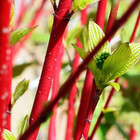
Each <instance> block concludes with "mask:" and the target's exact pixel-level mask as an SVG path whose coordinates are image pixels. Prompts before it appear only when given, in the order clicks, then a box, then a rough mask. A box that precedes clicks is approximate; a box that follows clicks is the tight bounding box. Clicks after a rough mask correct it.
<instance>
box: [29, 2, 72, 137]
mask: <svg viewBox="0 0 140 140" xmlns="http://www.w3.org/2000/svg"><path fill="white" fill-rule="evenodd" d="M71 5H72V0H61V1H60V3H59V7H58V9H57V11H56V13H55V16H54V24H53V28H52V33H51V37H50V41H49V45H48V49H47V53H46V57H45V62H44V66H43V70H42V74H41V78H40V82H39V86H38V89H37V93H36V97H35V101H34V104H33V108H32V112H31V117H30V125H32V124H33V123H34V122H35V121H36V119H37V118H38V116H39V114H40V113H41V111H42V109H43V103H44V102H46V101H47V99H48V95H49V92H50V88H51V84H52V80H53V79H54V72H55V69H56V68H55V66H56V64H57V59H58V54H59V52H60V44H61V43H62V38H63V34H64V31H65V29H66V27H67V24H68V21H67V20H66V18H67V16H68V15H67V14H68V12H70V10H71ZM40 93H41V94H40ZM38 131H39V127H38V129H36V131H34V133H32V135H31V136H30V139H32V140H35V139H36V137H37V134H38Z"/></svg>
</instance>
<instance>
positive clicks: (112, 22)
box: [106, 0, 120, 41]
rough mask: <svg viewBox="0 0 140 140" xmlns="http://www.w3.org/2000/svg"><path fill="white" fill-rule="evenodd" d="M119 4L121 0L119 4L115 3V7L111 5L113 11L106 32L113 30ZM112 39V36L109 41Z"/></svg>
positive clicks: (118, 2)
mask: <svg viewBox="0 0 140 140" xmlns="http://www.w3.org/2000/svg"><path fill="white" fill-rule="evenodd" d="M119 4H120V0H118V1H117V4H116V5H115V7H113V6H112V7H111V12H110V16H109V20H108V24H107V28H106V33H108V32H109V31H110V30H111V28H112V26H113V24H114V21H115V19H116V16H117V11H118V8H119ZM110 40H111V37H110V38H109V41H110Z"/></svg>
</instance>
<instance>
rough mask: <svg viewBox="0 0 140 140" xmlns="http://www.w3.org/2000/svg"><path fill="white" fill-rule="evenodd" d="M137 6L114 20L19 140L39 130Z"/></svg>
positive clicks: (136, 2) (132, 5)
mask: <svg viewBox="0 0 140 140" xmlns="http://www.w3.org/2000/svg"><path fill="white" fill-rule="evenodd" d="M138 4H139V1H138V0H135V1H134V2H133V3H132V4H131V5H130V7H129V8H128V10H127V11H126V12H125V14H124V15H123V16H122V17H121V18H120V19H118V20H116V22H115V24H114V26H113V27H112V29H111V30H110V32H109V33H108V34H107V35H106V36H105V37H104V38H103V39H102V40H101V42H100V43H99V44H98V45H97V46H96V47H95V49H94V50H93V51H92V52H91V53H89V55H88V56H87V57H86V58H85V60H84V61H83V62H82V63H81V64H80V65H79V67H78V69H77V70H76V71H75V72H74V73H72V74H71V75H70V77H69V78H68V80H67V81H66V82H65V83H64V84H63V86H62V87H61V88H60V90H59V92H58V95H57V96H56V98H55V99H54V100H53V101H52V102H51V103H50V104H48V106H47V107H45V108H44V109H43V110H42V111H41V112H40V116H38V117H37V118H36V120H35V122H34V123H32V125H30V126H29V128H28V129H27V130H26V131H25V133H24V134H23V135H22V136H21V137H20V138H19V140H25V139H27V138H28V137H29V136H30V135H31V133H32V132H33V131H35V129H37V128H39V126H40V124H41V123H42V122H44V121H45V120H46V118H47V116H48V115H49V113H50V112H51V110H52V108H53V107H54V106H55V104H56V103H57V102H58V100H59V99H60V98H62V97H64V96H65V95H66V92H67V91H68V89H69V88H70V87H71V86H72V84H73V83H74V81H75V80H76V78H77V77H78V76H79V75H80V73H81V72H82V71H83V70H84V67H85V66H86V65H87V64H88V63H89V62H90V60H91V59H92V58H93V56H94V55H95V54H96V53H97V52H98V51H99V50H100V49H101V47H102V45H103V44H104V43H105V42H106V41H107V40H108V38H109V37H111V36H112V35H114V34H115V33H116V31H117V30H118V29H119V28H120V27H121V26H122V25H123V24H124V23H125V22H126V20H127V19H128V18H129V16H130V15H131V14H132V13H133V11H134V10H135V9H136V8H137V6H138Z"/></svg>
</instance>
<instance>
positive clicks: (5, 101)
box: [0, 0, 12, 139]
mask: <svg viewBox="0 0 140 140" xmlns="http://www.w3.org/2000/svg"><path fill="white" fill-rule="evenodd" d="M10 10H11V1H9V0H2V1H1V3H0V139H2V132H3V130H4V128H6V129H8V130H10V129H11V125H10V124H11V113H10V110H9V109H10V104H11V103H10V100H11V81H12V47H10V46H9V36H10V34H9V32H10V27H9V24H10Z"/></svg>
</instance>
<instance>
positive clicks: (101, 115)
mask: <svg viewBox="0 0 140 140" xmlns="http://www.w3.org/2000/svg"><path fill="white" fill-rule="evenodd" d="M118 81H119V78H117V79H116V80H115V82H118ZM114 92H115V89H114V88H112V90H111V91H110V94H109V96H108V99H107V101H106V104H105V106H104V109H106V108H107V107H108V105H109V103H110V100H111V99H112V96H113V94H114ZM103 117H104V113H103V112H101V114H100V116H99V118H98V120H97V122H96V124H95V127H94V129H93V131H92V134H91V136H90V137H89V138H88V140H92V139H93V137H94V135H95V133H96V131H97V129H98V127H99V125H100V123H101V119H102V118H103Z"/></svg>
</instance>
